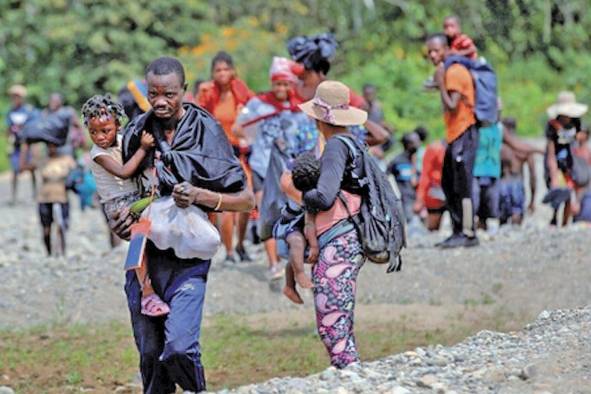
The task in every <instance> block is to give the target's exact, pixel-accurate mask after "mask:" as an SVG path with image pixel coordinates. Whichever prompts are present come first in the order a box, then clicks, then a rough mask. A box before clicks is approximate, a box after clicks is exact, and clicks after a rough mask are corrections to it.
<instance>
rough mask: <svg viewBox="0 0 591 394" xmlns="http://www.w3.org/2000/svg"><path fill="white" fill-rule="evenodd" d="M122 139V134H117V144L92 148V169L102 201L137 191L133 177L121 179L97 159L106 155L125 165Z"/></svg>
mask: <svg viewBox="0 0 591 394" xmlns="http://www.w3.org/2000/svg"><path fill="white" fill-rule="evenodd" d="M122 139H123V138H122V137H121V136H120V135H117V144H116V145H114V146H112V147H110V148H107V149H103V148H101V147H99V146H96V145H93V146H92V149H91V150H90V158H91V159H92V162H91V164H90V169H91V171H92V174H93V175H94V179H95V181H96V191H97V193H98V195H99V198H100V201H101V202H102V203H106V202H108V201H112V200H114V199H117V198H120V197H123V196H126V195H129V194H132V193H136V192H137V188H136V186H135V183H134V182H133V181H132V180H131V179H121V178H119V177H117V176H115V175H113V174H111V173H110V172H109V171H107V170H105V169H104V168H103V167H102V166H101V165H100V164H98V163H97V162H96V161H95V159H96V158H97V157H99V156H103V155H105V156H109V157H111V158H112V159H113V160H115V161H116V162H117V163H119V164H121V165H123V155H122V153H121V142H122Z"/></svg>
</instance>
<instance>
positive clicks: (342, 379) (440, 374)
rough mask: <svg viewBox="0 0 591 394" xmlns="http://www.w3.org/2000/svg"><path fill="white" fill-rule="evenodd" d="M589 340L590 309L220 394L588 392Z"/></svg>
mask: <svg viewBox="0 0 591 394" xmlns="http://www.w3.org/2000/svg"><path fill="white" fill-rule="evenodd" d="M590 335H591V307H587V308H584V309H571V310H555V311H552V312H549V311H543V312H542V313H540V315H539V316H538V318H537V320H535V322H533V323H532V324H529V325H527V326H526V327H525V328H524V329H523V330H521V331H518V332H510V333H507V334H503V333H498V332H492V331H482V332H480V333H478V334H477V335H475V336H473V337H470V338H468V339H466V340H465V341H463V342H462V343H459V344H457V345H455V346H452V347H443V346H440V345H438V346H433V347H428V348H417V349H415V350H414V351H408V352H405V353H403V354H398V355H395V356H391V357H387V358H385V359H382V360H378V361H374V362H368V363H361V364H354V365H351V366H349V367H347V368H345V369H344V370H337V369H335V368H333V367H330V368H328V369H326V370H325V371H323V372H322V373H319V374H316V375H312V376H309V377H307V378H284V379H272V380H270V381H268V382H266V383H262V384H258V385H250V386H244V387H241V388H238V389H236V390H232V391H227V390H225V391H221V392H220V393H224V394H225V393H229V392H231V393H240V394H267V393H268V394H271V393H273V394H280V393H290V394H305V393H318V394H320V393H335V394H347V393H358V394H361V393H383V394H386V393H387V394H411V393H440V394H452V393H502V394H525V393H534V394H550V393H565V394H566V393H573V394H574V393H581V394H582V393H591V342H590V341H589V336H590Z"/></svg>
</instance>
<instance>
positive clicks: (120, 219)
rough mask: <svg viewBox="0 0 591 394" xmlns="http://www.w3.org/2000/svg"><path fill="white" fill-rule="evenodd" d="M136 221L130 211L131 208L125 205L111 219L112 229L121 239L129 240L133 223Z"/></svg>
mask: <svg viewBox="0 0 591 394" xmlns="http://www.w3.org/2000/svg"><path fill="white" fill-rule="evenodd" d="M133 222H134V218H133V216H132V215H131V214H130V212H129V208H127V207H125V208H122V209H121V210H119V211H118V212H115V214H114V215H113V218H112V219H111V220H109V226H110V227H111V230H113V232H114V233H115V234H117V236H118V237H119V238H121V239H126V240H128V241H129V239H130V238H131V225H132V224H133Z"/></svg>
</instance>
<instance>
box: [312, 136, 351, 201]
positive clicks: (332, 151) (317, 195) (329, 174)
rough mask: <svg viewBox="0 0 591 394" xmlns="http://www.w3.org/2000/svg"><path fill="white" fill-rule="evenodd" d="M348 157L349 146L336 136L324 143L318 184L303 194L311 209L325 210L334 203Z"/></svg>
mask: <svg viewBox="0 0 591 394" xmlns="http://www.w3.org/2000/svg"><path fill="white" fill-rule="evenodd" d="M348 157H349V148H348V147H347V146H346V145H345V144H344V143H343V142H341V141H339V140H338V139H336V138H333V139H330V140H329V141H328V142H327V143H326V147H325V148H324V153H323V154H322V157H321V158H320V177H319V178H318V185H317V186H316V188H315V189H312V190H310V191H308V192H306V193H305V194H304V202H305V204H306V206H307V207H308V208H311V209H312V210H313V211H327V210H329V209H330V208H331V207H332V205H333V204H334V202H335V200H336V198H337V194H338V193H339V190H341V182H342V180H343V174H344V172H345V166H346V164H347V158H348Z"/></svg>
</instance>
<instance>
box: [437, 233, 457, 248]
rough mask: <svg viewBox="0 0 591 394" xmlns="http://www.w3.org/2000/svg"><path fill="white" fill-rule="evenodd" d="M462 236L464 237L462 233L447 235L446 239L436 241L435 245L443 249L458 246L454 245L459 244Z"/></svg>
mask: <svg viewBox="0 0 591 394" xmlns="http://www.w3.org/2000/svg"><path fill="white" fill-rule="evenodd" d="M462 238H463V235H462V234H452V235H450V236H449V237H447V238H446V239H445V240H443V241H441V242H438V243H436V244H435V247H437V248H442V249H448V248H456V247H458V246H454V245H455V244H457V243H458V242H459V241H460V240H461V239H462ZM460 246H461V245H460Z"/></svg>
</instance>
